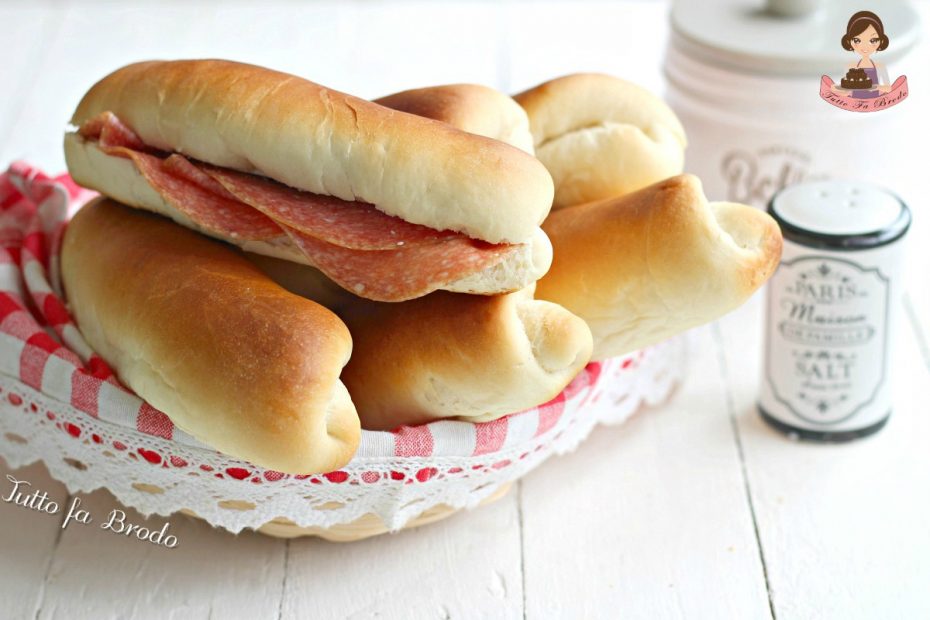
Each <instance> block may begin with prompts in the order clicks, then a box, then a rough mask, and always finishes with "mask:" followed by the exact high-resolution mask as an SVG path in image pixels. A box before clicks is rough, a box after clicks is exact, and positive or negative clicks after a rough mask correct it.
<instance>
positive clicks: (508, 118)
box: [375, 84, 533, 155]
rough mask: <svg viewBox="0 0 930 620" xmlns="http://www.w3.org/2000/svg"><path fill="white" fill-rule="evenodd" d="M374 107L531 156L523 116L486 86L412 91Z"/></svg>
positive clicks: (516, 106)
mask: <svg viewBox="0 0 930 620" xmlns="http://www.w3.org/2000/svg"><path fill="white" fill-rule="evenodd" d="M375 103H377V104H380V105H383V106H385V107H388V108H392V109H394V110H400V111H401V112H408V113H410V114H416V115H417V116H423V117H425V118H431V119H433V120H435V121H442V122H443V123H448V124H449V125H452V126H453V127H456V128H457V129H461V130H462V131H467V132H468V133H473V134H476V135H479V136H485V137H487V138H493V139H495V140H500V141H501V142H506V143H507V144H512V145H513V146H515V147H517V148H518V149H521V150H523V151H526V152H527V153H529V154H530V155H532V154H533V136H532V135H531V134H530V121H529V119H528V118H527V116H526V112H524V111H523V108H521V107H520V104H518V103H517V102H516V101H514V100H513V99H512V98H511V97H508V96H507V95H505V94H504V93H502V92H500V91H498V90H494V89H493V88H490V87H489V86H481V85H479V84H446V85H442V86H429V87H426V88H414V89H411V90H405V91H402V92H399V93H394V94H393V95H388V96H386V97H381V98H380V99H375Z"/></svg>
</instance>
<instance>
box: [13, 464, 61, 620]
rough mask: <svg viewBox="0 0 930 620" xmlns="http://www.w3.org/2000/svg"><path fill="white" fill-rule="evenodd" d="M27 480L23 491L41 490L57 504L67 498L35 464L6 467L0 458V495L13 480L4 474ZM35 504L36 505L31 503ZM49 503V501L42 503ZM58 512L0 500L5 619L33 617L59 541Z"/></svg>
mask: <svg viewBox="0 0 930 620" xmlns="http://www.w3.org/2000/svg"><path fill="white" fill-rule="evenodd" d="M8 475H9V476H13V477H14V478H15V479H16V480H19V481H24V482H27V483H30V484H31V485H32V486H31V487H28V489H27V488H26V486H25V484H23V485H20V488H22V489H23V490H24V491H25V494H27V495H28V494H30V493H32V492H45V493H46V494H47V496H48V500H47V501H48V502H55V503H57V504H58V506H59V507H61V506H63V505H65V504H66V503H67V501H68V492H67V491H66V489H65V487H64V485H62V484H60V483H59V482H56V481H54V480H52V479H51V478H50V477H49V475H48V472H47V471H46V470H45V467H43V466H42V465H39V464H35V465H30V466H29V467H23V468H21V469H16V470H14V469H10V468H9V467H8V466H7V464H6V462H5V461H4V460H3V459H0V496H2V497H3V498H6V497H9V496H10V493H11V492H12V490H13V483H12V482H10V481H9V480H8V479H7V476H8ZM34 505H38V504H34ZM46 505H49V504H46ZM60 524H61V515H60V514H59V515H49V514H45V513H42V512H38V511H35V510H29V509H27V508H25V507H23V506H18V505H15V504H14V503H7V502H0V549H2V550H3V552H2V553H0V601H3V615H4V616H5V617H7V618H26V617H29V618H31V617H33V616H34V615H35V612H36V608H37V606H38V604H39V601H40V600H41V599H42V596H43V590H44V585H45V576H46V574H47V573H48V570H49V562H50V561H51V556H52V552H53V551H54V549H55V546H56V545H57V544H58V542H59V538H58V537H59V533H60V531H61V528H60Z"/></svg>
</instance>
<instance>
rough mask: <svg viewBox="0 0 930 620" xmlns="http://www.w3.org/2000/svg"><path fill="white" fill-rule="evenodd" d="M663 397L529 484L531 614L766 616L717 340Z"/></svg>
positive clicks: (702, 343) (703, 340)
mask: <svg viewBox="0 0 930 620" xmlns="http://www.w3.org/2000/svg"><path fill="white" fill-rule="evenodd" d="M695 339H696V343H695V346H693V347H692V355H691V360H692V361H691V366H690V374H689V376H688V378H687V380H686V382H685V383H684V384H683V385H682V386H681V387H680V388H679V389H678V391H677V392H676V393H675V394H674V396H673V397H672V398H671V400H670V401H669V402H668V403H667V404H666V405H664V406H662V407H660V408H657V409H654V410H646V411H642V412H640V413H639V414H637V416H636V417H635V418H633V419H632V420H630V421H629V422H627V423H626V424H625V425H623V426H620V427H613V428H610V427H608V428H599V429H596V430H595V432H594V433H593V435H592V436H591V437H590V438H589V439H588V440H587V442H586V443H585V444H584V445H583V446H582V447H581V449H579V450H578V452H576V453H574V454H572V455H570V456H567V457H563V458H559V459H554V460H552V461H549V462H547V463H545V464H544V465H543V466H542V467H541V468H540V469H539V470H538V471H536V472H533V473H531V474H530V475H529V476H528V477H527V478H525V479H524V481H523V497H522V500H523V501H522V513H523V540H524V558H525V561H524V571H525V581H526V606H527V607H526V612H527V617H528V618H554V617H563V618H581V617H584V618H618V617H621V618H623V617H629V618H691V617H717V618H767V617H769V603H768V599H767V595H766V591H765V581H764V577H763V571H762V566H761V563H760V558H759V553H758V549H757V545H756V538H755V535H754V532H753V523H752V518H751V515H750V511H749V508H748V505H747V498H746V493H745V489H744V482H743V478H742V476H741V472H740V463H739V456H738V452H737V449H736V446H735V445H734V436H733V428H732V424H731V421H730V418H729V416H728V410H727V394H726V386H725V384H724V381H723V377H722V371H721V367H720V364H719V359H718V350H717V345H716V343H714V342H713V340H712V339H711V337H710V333H709V332H708V330H707V329H704V330H700V331H699V332H698V333H697V334H696V338H695Z"/></svg>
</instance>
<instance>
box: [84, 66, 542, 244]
mask: <svg viewBox="0 0 930 620" xmlns="http://www.w3.org/2000/svg"><path fill="white" fill-rule="evenodd" d="M107 111H109V112H113V113H114V114H115V115H116V116H117V117H118V118H119V119H120V120H121V121H123V122H124V123H126V124H127V125H128V126H129V127H130V128H132V130H133V131H135V132H136V134H138V135H139V137H140V138H141V139H142V140H143V141H144V142H145V143H146V144H147V145H149V146H152V147H155V148H158V149H163V150H166V151H176V152H180V153H183V154H185V155H189V156H191V157H193V158H195V159H199V160H202V161H205V162H209V163H211V164H214V165H217V166H225V167H227V168H233V169H236V170H241V171H244V172H254V173H258V174H263V175H265V176H268V177H271V178H273V179H275V180H277V181H280V182H281V183H284V184H286V185H289V186H291V187H295V188H297V189H301V190H306V191H310V192H315V193H318V194H326V195H332V196H337V197H339V198H342V199H344V200H359V201H363V202H368V203H371V204H374V205H375V206H376V207H377V208H378V209H380V210H382V211H384V212H385V213H388V214H390V215H395V216H398V217H401V218H403V219H405V220H407V221H409V222H414V223H417V224H423V225H425V226H430V227H432V228H436V229H438V230H444V229H451V230H456V231H459V232H463V233H465V234H467V235H469V236H470V237H473V238H476V239H483V240H485V241H488V242H491V243H503V242H507V243H521V242H524V241H526V240H527V239H529V238H530V237H531V236H532V235H533V234H534V231H535V229H536V228H537V227H538V226H539V224H540V222H542V220H543V219H544V218H545V216H546V214H547V213H548V211H549V209H550V206H551V204H552V196H553V186H552V179H551V177H550V176H549V174H548V173H547V172H546V169H545V168H544V167H543V165H542V164H541V163H540V162H539V161H537V160H536V159H535V158H533V157H531V156H530V155H528V154H527V153H524V152H521V151H520V150H519V149H517V148H514V147H512V146H510V145H507V144H504V143H502V142H500V141H497V140H490V139H488V138H484V137H481V136H477V135H473V134H469V133H466V132H464V131H460V130H458V129H455V128H453V127H451V126H450V125H447V124H445V123H440V122H436V121H433V120H430V119H426V118H421V117H418V116H415V115H413V114H406V113H404V112H398V111H395V110H391V109H389V108H386V107H384V106H380V105H378V104H375V103H372V102H369V101H365V100H362V99H358V98H356V97H352V96H350V95H346V94H344V93H340V92H338V91H334V90H330V89H327V88H325V87H323V86H320V85H318V84H314V83H313V82H310V81H307V80H304V79H301V78H299V77H296V76H293V75H288V74H286V73H279V72H277V71H272V70H269V69H264V68H261V67H256V66H253V65H246V64H241V63H236V62H229V61H223V60H184V61H170V62H159V61H153V62H143V63H136V64H132V65H128V66H126V67H123V68H122V69H118V70H117V71H115V72H113V73H111V74H110V75H108V76H106V77H105V78H103V79H102V80H101V81H99V82H98V83H97V84H95V85H94V86H93V87H92V88H91V89H90V91H89V92H88V93H87V94H86V95H85V96H84V98H83V99H82V100H81V102H80V104H79V105H78V108H77V110H76V112H75V113H74V116H73V117H72V119H71V122H72V123H73V124H75V125H81V124H82V123H83V122H84V121H86V120H88V119H90V118H93V117H95V116H97V115H98V114H100V113H102V112H107ZM104 191H105V190H104Z"/></svg>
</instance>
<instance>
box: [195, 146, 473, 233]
mask: <svg viewBox="0 0 930 620" xmlns="http://www.w3.org/2000/svg"><path fill="white" fill-rule="evenodd" d="M200 166H201V168H203V170H204V171H206V172H207V174H209V175H210V176H212V177H213V178H214V179H216V180H217V181H219V182H220V184H222V186H223V187H224V188H226V189H227V190H228V191H229V192H230V193H231V194H232V195H234V196H235V197H236V198H238V199H239V200H241V201H242V202H244V203H246V204H247V205H249V206H251V207H254V208H255V209H257V210H259V211H261V212H262V213H264V214H265V215H267V216H268V217H270V218H271V219H273V220H275V221H276V222H279V223H281V224H285V225H287V226H288V227H289V228H293V229H295V230H299V231H300V232H302V233H304V234H306V235H310V236H311V237H316V238H317V239H319V240H320V241H326V242H328V243H332V244H334V245H338V246H341V247H344V248H351V249H353V250H395V249H399V248H403V247H410V246H413V245H422V244H425V243H436V242H437V241H445V240H448V239H454V238H457V237H460V238H466V239H467V237H465V235H462V234H461V233H457V232H453V231H450V230H446V231H439V230H435V229H433V228H429V227H428V226H421V225H419V224H411V223H410V222H407V221H406V220H402V219H400V218H399V217H394V216H392V215H388V214H386V213H382V212H381V211H378V210H377V209H376V208H375V207H374V206H372V205H370V204H367V203H364V202H349V201H347V200H341V199H339V198H336V197H334V196H322V195H320V194H312V193H310V192H302V191H300V190H297V189H293V188H291V187H288V186H286V185H283V184H281V183H278V182H277V181H272V180H271V179H266V178H264V177H259V176H255V175H253V174H246V173H244V172H238V171H236V170H229V169H228V168H219V167H217V166H210V165H208V164H200Z"/></svg>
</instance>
